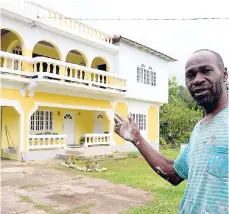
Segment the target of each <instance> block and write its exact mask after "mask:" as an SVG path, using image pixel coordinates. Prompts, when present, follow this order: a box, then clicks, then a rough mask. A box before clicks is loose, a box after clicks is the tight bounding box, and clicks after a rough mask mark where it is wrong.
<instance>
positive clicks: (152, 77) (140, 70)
mask: <svg viewBox="0 0 229 214" xmlns="http://www.w3.org/2000/svg"><path fill="white" fill-rule="evenodd" d="M137 82H139V83H143V84H145V85H151V86H156V82H157V81H156V72H154V71H153V70H152V68H151V67H149V68H148V69H146V68H145V65H144V64H142V65H141V66H138V67H137Z"/></svg>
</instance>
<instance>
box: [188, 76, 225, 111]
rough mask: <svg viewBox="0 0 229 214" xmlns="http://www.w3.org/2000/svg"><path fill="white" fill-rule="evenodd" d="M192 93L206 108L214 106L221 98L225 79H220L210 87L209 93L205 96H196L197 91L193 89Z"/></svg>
mask: <svg viewBox="0 0 229 214" xmlns="http://www.w3.org/2000/svg"><path fill="white" fill-rule="evenodd" d="M191 95H192V97H193V99H194V100H195V101H196V102H197V103H198V104H199V105H200V106H202V107H203V108H204V109H205V110H208V109H209V110H210V109H212V108H214V107H215V106H216V105H217V104H218V102H219V101H220V100H221V97H222V95H223V79H221V78H220V79H219V80H218V81H217V82H215V84H214V85H213V86H212V88H210V89H208V93H206V94H205V95H203V96H196V95H195V92H194V91H192V92H191Z"/></svg>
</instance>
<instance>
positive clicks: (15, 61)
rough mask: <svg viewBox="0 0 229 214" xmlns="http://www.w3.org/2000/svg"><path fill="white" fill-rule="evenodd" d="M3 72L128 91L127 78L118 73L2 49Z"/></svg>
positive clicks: (0, 54) (0, 53) (0, 52)
mask: <svg viewBox="0 0 229 214" xmlns="http://www.w3.org/2000/svg"><path fill="white" fill-rule="evenodd" d="M0 56H1V67H2V68H1V73H6V74H10V75H17V76H19V77H27V78H33V80H36V79H49V80H51V81H60V82H63V81H64V82H66V83H71V84H78V85H84V86H87V87H97V88H98V87H99V88H101V89H111V90H116V91H119V92H125V91H126V79H124V78H121V77H119V76H118V75H117V74H114V73H110V72H105V71H100V70H97V69H93V68H89V67H84V66H80V65H77V64H72V63H67V62H64V61H59V60H54V59H50V58H46V57H35V58H28V57H24V56H19V55H16V54H11V53H8V52H4V51H0Z"/></svg>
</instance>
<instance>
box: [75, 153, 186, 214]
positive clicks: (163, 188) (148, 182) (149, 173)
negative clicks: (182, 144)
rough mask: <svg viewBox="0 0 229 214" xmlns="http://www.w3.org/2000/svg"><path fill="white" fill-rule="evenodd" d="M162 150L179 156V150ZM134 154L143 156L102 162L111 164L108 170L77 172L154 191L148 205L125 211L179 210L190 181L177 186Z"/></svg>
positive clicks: (170, 212)
mask: <svg viewBox="0 0 229 214" xmlns="http://www.w3.org/2000/svg"><path fill="white" fill-rule="evenodd" d="M161 153H162V154H164V155H166V156H167V157H170V158H171V159H175V158H176V157H177V156H178V154H179V151H177V150H163V151H161ZM134 155H138V156H140V153H134V154H130V155H129V157H128V158H126V159H122V160H108V161H103V162H100V165H102V166H104V167H107V168H108V171H107V172H79V171H77V173H78V174H81V173H82V174H84V175H87V176H92V177H97V178H102V179H106V180H109V181H112V182H114V183H119V184H126V185H130V186H133V187H138V188H142V189H144V190H148V191H151V192H152V199H151V202H150V203H149V204H148V205H146V206H141V207H136V208H132V209H130V210H128V211H126V212H123V213H125V214H148V213H149V214H152V213H157V214H167V213H168V214H173V213H174V214H175V213H177V212H178V207H179V204H180V202H181V198H182V195H183V192H184V188H185V183H186V182H183V183H181V184H180V185H179V186H176V187H174V186H172V185H171V184H169V183H168V182H167V181H165V180H163V179H162V178H161V177H159V176H158V175H157V174H156V173H155V172H154V171H153V170H152V169H151V168H150V167H149V165H148V164H147V163H146V161H145V160H144V159H135V158H133V156H134Z"/></svg>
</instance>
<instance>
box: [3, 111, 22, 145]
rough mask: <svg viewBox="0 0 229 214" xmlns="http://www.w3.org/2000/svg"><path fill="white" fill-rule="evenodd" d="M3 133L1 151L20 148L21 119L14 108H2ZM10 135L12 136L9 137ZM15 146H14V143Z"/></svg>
mask: <svg viewBox="0 0 229 214" xmlns="http://www.w3.org/2000/svg"><path fill="white" fill-rule="evenodd" d="M1 113H2V124H1V125H2V127H1V128H2V130H1V131H2V133H1V149H6V148H8V147H18V146H19V144H20V128H19V127H20V124H19V123H20V118H19V114H18V113H17V111H16V110H15V109H14V107H2V108H1ZM5 126H7V128H8V131H9V132H8V134H7V135H8V140H7V135H6V128H5ZM9 135H10V136H9ZM11 139H12V141H13V144H12V141H11Z"/></svg>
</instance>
